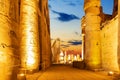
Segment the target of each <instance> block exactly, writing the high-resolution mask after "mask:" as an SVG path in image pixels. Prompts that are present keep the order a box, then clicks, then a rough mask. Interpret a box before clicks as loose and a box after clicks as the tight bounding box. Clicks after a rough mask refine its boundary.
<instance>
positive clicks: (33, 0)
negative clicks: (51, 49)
mask: <svg viewBox="0 0 120 80" xmlns="http://www.w3.org/2000/svg"><path fill="white" fill-rule="evenodd" d="M20 8H21V10H20V28H19V30H20V55H21V67H22V68H23V69H25V70H28V71H29V70H35V71H36V70H38V69H39V63H40V62H39V60H40V58H39V57H40V55H39V54H40V53H39V32H38V12H37V11H38V0H29V1H28V0H21V7H20Z"/></svg>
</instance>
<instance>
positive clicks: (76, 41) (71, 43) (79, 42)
mask: <svg viewBox="0 0 120 80" xmlns="http://www.w3.org/2000/svg"><path fill="white" fill-rule="evenodd" d="M68 43H69V44H70V45H80V44H82V41H81V40H80V41H78V40H73V41H68Z"/></svg>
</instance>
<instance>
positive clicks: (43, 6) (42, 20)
mask: <svg viewBox="0 0 120 80" xmlns="http://www.w3.org/2000/svg"><path fill="white" fill-rule="evenodd" d="M39 12H40V14H39V29H40V31H39V34H40V54H41V59H40V60H41V61H40V65H41V69H43V70H45V69H46V68H48V67H49V66H50V65H51V55H52V53H51V43H50V42H51V39H50V22H49V10H48V1H47V0H44V1H43V0H40V2H39Z"/></svg>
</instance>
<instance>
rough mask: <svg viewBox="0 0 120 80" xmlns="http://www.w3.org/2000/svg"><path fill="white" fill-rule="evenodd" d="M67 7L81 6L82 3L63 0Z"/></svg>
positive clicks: (74, 0) (76, 0)
mask: <svg viewBox="0 0 120 80" xmlns="http://www.w3.org/2000/svg"><path fill="white" fill-rule="evenodd" d="M63 2H65V3H66V4H67V5H70V6H76V5H82V4H83V1H82V0H63Z"/></svg>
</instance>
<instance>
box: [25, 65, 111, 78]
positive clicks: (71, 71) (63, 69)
mask: <svg viewBox="0 0 120 80" xmlns="http://www.w3.org/2000/svg"><path fill="white" fill-rule="evenodd" d="M34 75H35V76H31V77H30V76H29V79H27V80H113V79H112V76H108V75H107V73H103V72H92V71H86V70H80V69H76V68H72V67H71V66H63V65H62V66H60V65H55V66H52V67H51V68H49V69H48V70H46V71H45V72H39V73H37V74H34ZM32 77H33V78H34V79H33V78H32ZM35 77H36V79H35Z"/></svg>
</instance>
